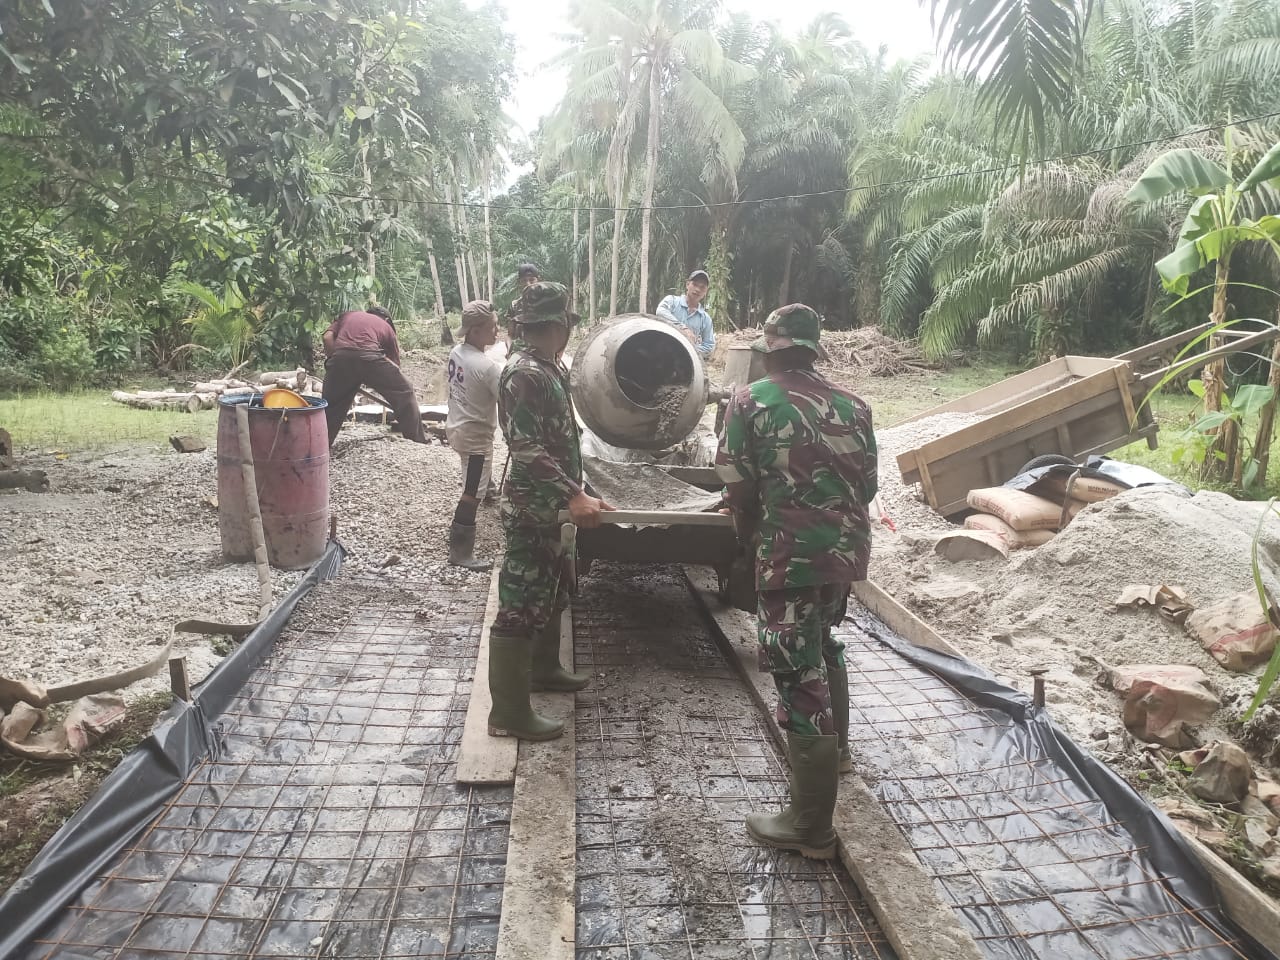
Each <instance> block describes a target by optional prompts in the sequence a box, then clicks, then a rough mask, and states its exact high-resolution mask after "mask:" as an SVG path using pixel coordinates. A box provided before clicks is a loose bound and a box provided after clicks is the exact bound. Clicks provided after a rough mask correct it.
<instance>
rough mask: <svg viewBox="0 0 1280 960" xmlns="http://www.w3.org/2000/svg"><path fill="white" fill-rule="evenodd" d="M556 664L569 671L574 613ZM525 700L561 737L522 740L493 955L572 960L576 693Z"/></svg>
mask: <svg viewBox="0 0 1280 960" xmlns="http://www.w3.org/2000/svg"><path fill="white" fill-rule="evenodd" d="M566 647H567V648H568V649H567V651H566ZM560 662H561V663H563V664H565V665H566V667H567V668H568V669H570V670H572V669H573V616H572V614H571V613H570V612H569V611H568V610H566V611H564V615H563V618H562V620H561V623H560ZM530 700H531V702H532V704H533V709H534V710H536V711H537V712H538V713H540V714H542V715H543V716H547V717H550V718H551V719H553V720H561V721H563V722H564V735H563V736H562V737H560V738H558V739H556V740H548V741H546V742H545V743H529V742H522V743H521V744H520V761H519V764H518V766H517V768H516V775H515V783H516V787H515V796H514V799H513V802H512V805H511V834H510V839H509V840H508V842H507V872H506V876H505V878H504V880H503V884H502V915H501V918H500V919H499V922H498V948H497V952H496V954H495V960H573V956H574V948H575V945H576V944H575V942H576V938H577V932H576V931H577V902H576V886H575V884H576V881H577V867H578V856H577V849H578V828H577V772H576V762H575V757H576V742H575V738H574V696H573V694H571V693H535V694H533V696H532V697H531V698H530Z"/></svg>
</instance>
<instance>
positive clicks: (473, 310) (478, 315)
mask: <svg viewBox="0 0 1280 960" xmlns="http://www.w3.org/2000/svg"><path fill="white" fill-rule="evenodd" d="M495 316H496V313H495V311H494V309H493V304H492V303H490V302H489V301H488V300H472V301H471V302H470V303H468V304H467V305H466V306H465V307H463V308H462V329H463V330H470V329H472V328H473V327H483V326H484V325H485V324H487V323H488V322H489V321H491V320H493V319H494V317H495Z"/></svg>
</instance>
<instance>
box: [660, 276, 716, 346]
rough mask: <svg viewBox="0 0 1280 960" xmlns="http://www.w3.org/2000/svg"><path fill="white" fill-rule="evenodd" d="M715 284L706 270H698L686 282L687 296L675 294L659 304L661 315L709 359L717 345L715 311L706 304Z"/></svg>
mask: <svg viewBox="0 0 1280 960" xmlns="http://www.w3.org/2000/svg"><path fill="white" fill-rule="evenodd" d="M710 287H711V278H710V277H709V276H707V271H705V270H695V271H693V273H691V274H689V279H688V280H687V281H685V285H684V296H683V297H677V296H676V295H675V294H672V295H671V296H669V297H666V298H664V299H663V301H662V302H661V303H660V304H658V316H660V317H661V318H662V319H663V320H665V321H667V323H670V324H672V325H673V326H675V327H678V328H679V329H680V331H681V332H682V333H684V334H685V336H687V337H688V338H689V342H690V343H692V344H693V348H694V349H695V350H697V351H698V356H700V357H702V359H703V360H706V359H707V358H708V357H710V356H711V351H712V350H713V349H714V348H715V345H716V334H715V331H714V330H713V329H712V327H711V314H709V313H707V311H706V310H704V309H703V307H702V301H703V300H705V299H706V297H707V290H708V289H710Z"/></svg>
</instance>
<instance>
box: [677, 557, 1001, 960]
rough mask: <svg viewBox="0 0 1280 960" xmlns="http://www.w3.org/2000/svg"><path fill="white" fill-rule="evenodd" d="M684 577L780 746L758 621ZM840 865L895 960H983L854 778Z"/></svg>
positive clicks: (701, 580) (849, 780)
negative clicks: (760, 656) (761, 660)
mask: <svg viewBox="0 0 1280 960" xmlns="http://www.w3.org/2000/svg"><path fill="white" fill-rule="evenodd" d="M684 573H685V577H686V579H687V580H688V581H689V585H690V587H691V588H692V590H693V593H694V596H695V597H696V599H697V600H698V602H699V604H700V605H701V607H702V609H703V612H704V613H705V614H706V615H707V617H708V618H709V619H710V621H711V623H712V624H713V627H714V629H713V633H714V634H715V637H716V640H717V642H718V643H719V644H720V645H721V647H722V648H723V649H724V652H725V653H726V654H727V655H728V656H729V658H730V663H731V664H732V665H733V666H734V667H735V668H736V670H737V672H738V674H739V676H741V678H742V679H743V680H745V681H746V685H747V690H748V692H749V693H750V694H751V698H752V700H754V701H755V703H756V706H757V707H758V708H759V710H760V711H761V713H762V714H763V715H764V717H765V718H766V720H767V724H768V728H769V732H770V733H771V734H772V736H773V738H774V739H775V740H776V741H777V742H778V744H779V746H781V747H784V748H785V746H786V737H785V735H784V734H783V732H782V730H781V728H780V727H779V726H778V722H777V719H776V717H775V713H774V709H773V704H774V699H775V697H776V696H777V691H776V690H775V688H774V684H773V677H772V676H771V675H770V674H766V673H761V672H760V669H759V663H758V654H757V647H756V639H755V638H756V623H755V618H754V617H753V616H752V615H751V614H749V613H744V612H743V611H741V610H738V609H736V608H734V607H730V606H726V605H724V604H722V603H721V602H720V601H719V599H718V598H717V590H716V578H715V575H714V574H713V573H712V572H711V571H709V570H707V569H705V568H699V567H685V568H684ZM832 823H833V825H834V826H835V830H836V835H837V837H838V838H839V845H838V846H839V852H840V860H841V862H842V863H844V865H845V868H846V869H847V870H848V871H849V874H850V876H852V877H853V879H854V881H855V882H856V883H857V885H858V888H859V889H860V890H861V891H862V894H863V896H864V897H866V899H867V903H868V904H869V905H870V907H871V910H872V912H873V913H874V914H875V916H876V919H877V920H879V921H880V927H881V929H882V930H884V933H885V936H886V937H887V938H888V940H889V942H890V943H891V944H892V945H893V948H894V951H895V952H896V953H897V955H898V957H899V958H900V960H940V958H943V957H945V958H946V960H981V958H982V957H983V954H982V952H981V951H980V950H979V949H978V946H977V943H976V942H975V941H974V939H973V937H972V936H970V934H969V932H968V930H966V929H965V927H964V925H963V924H962V923H961V922H960V920H959V918H958V917H957V916H956V914H955V911H954V910H952V909H951V907H950V906H948V905H947V904H945V903H943V901H942V898H941V897H940V896H939V895H938V893H937V891H936V889H935V887H934V884H933V881H932V880H931V879H930V877H929V875H928V874H926V873H925V872H924V869H923V868H922V867H921V866H920V861H919V860H918V859H917V857H916V855H915V852H914V851H913V850H912V849H911V847H910V846H909V845H908V844H907V841H906V839H905V838H904V837H903V835H902V831H901V830H899V829H898V826H897V824H895V823H894V822H893V820H892V819H891V818H890V817H889V815H888V814H887V813H885V811H884V808H883V807H882V806H881V805H880V801H879V800H877V799H876V796H875V794H873V793H872V792H871V790H870V788H868V787H867V785H866V784H865V783H863V782H862V780H861V779H859V778H858V777H857V776H855V775H853V774H845V775H844V776H842V777H841V778H840V796H839V798H838V800H837V802H836V810H835V814H834V816H833V818H832Z"/></svg>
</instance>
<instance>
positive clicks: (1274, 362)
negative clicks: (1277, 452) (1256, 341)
mask: <svg viewBox="0 0 1280 960" xmlns="http://www.w3.org/2000/svg"><path fill="white" fill-rule="evenodd" d="M1267 386H1269V387H1270V388H1271V400H1270V401H1268V403H1267V405H1266V406H1265V407H1263V408H1262V414H1261V416H1260V417H1259V418H1258V436H1257V438H1256V439H1255V440H1254V441H1253V456H1254V459H1255V460H1257V461H1258V486H1259V487H1265V486H1266V485H1267V467H1268V466H1269V465H1270V463H1271V440H1272V438H1273V437H1274V436H1275V425H1276V407H1277V405H1278V404H1280V339H1277V340H1276V342H1275V346H1273V347H1272V349H1271V374H1270V375H1269V376H1268V377H1267Z"/></svg>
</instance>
